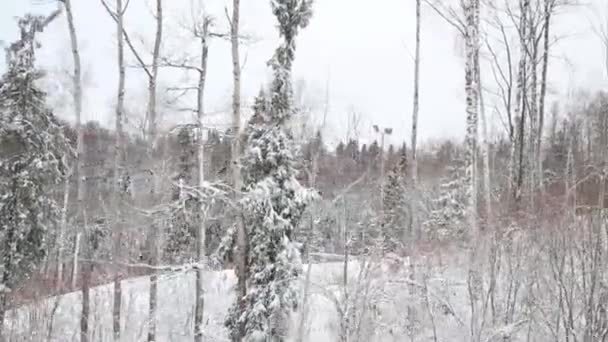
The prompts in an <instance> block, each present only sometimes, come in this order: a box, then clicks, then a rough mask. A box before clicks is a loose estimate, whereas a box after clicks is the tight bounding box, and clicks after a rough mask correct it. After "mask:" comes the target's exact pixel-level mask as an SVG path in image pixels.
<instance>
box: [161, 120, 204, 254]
mask: <svg viewBox="0 0 608 342" xmlns="http://www.w3.org/2000/svg"><path fill="white" fill-rule="evenodd" d="M195 133H196V132H195V131H194V130H193V129H192V128H191V127H189V126H185V127H182V128H181V129H180V131H179V133H178V135H177V143H178V145H179V147H180V154H179V156H178V158H177V159H178V171H177V174H176V175H175V176H174V177H173V182H174V184H175V185H174V186H173V194H172V199H173V205H172V210H171V222H170V223H171V224H170V225H169V227H168V231H167V243H166V245H165V253H166V254H167V255H166V256H167V258H168V259H169V260H172V261H173V262H176V263H177V262H184V261H186V260H188V256H190V255H192V250H193V247H194V242H195V235H196V232H195V231H196V224H197V223H198V222H199V221H200V218H199V217H198V216H199V215H200V213H199V212H198V211H199V210H198V208H200V202H199V200H198V198H196V197H195V196H193V195H192V194H190V193H189V192H187V191H185V189H184V186H188V185H191V184H193V183H194V180H193V178H194V177H193V174H194V172H195V168H196V165H195V162H196V145H197V143H198V142H197V141H196V138H195Z"/></svg>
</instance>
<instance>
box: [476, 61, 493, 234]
mask: <svg viewBox="0 0 608 342" xmlns="http://www.w3.org/2000/svg"><path fill="white" fill-rule="evenodd" d="M476 77H477V89H478V90H477V92H478V94H479V109H480V111H479V113H480V114H481V140H482V152H481V153H482V158H483V195H484V202H485V203H484V204H485V209H486V224H487V225H490V222H491V219H492V196H491V191H492V187H491V184H490V142H489V141H488V120H487V117H486V108H485V104H484V102H483V87H482V83H481V65H479V60H478V61H477V75H476Z"/></svg>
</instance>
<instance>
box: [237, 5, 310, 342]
mask: <svg viewBox="0 0 608 342" xmlns="http://www.w3.org/2000/svg"><path fill="white" fill-rule="evenodd" d="M271 6H272V11H273V14H274V15H275V16H276V18H277V20H278V28H279V34H280V36H281V38H282V42H281V44H280V46H279V47H278V48H277V49H276V51H275V54H274V56H273V58H272V59H271V60H270V62H269V65H270V67H271V68H272V70H273V75H274V77H273V81H272V84H271V88H270V91H271V94H270V96H269V98H267V97H266V96H265V95H264V93H263V92H262V93H261V94H260V95H259V96H258V97H257V99H256V104H255V105H254V116H253V117H252V119H251V121H250V123H249V125H248V127H247V132H246V133H247V149H246V150H245V152H244V154H243V157H242V167H243V169H242V176H243V190H244V192H245V193H244V197H243V199H242V200H241V202H240V204H241V206H242V209H243V214H242V215H243V221H244V226H245V227H246V228H247V236H248V240H249V246H250V248H249V249H248V250H247V258H246V259H247V260H246V261H247V270H246V274H247V294H246V296H245V297H244V298H242V299H241V298H237V302H236V303H235V305H234V306H233V307H232V309H231V310H230V314H229V317H228V319H227V322H226V323H227V326H228V327H229V328H230V331H231V336H232V339H233V340H234V341H241V340H246V341H268V340H273V341H285V340H286V325H287V322H288V318H289V314H290V312H291V310H292V309H294V308H295V307H296V305H297V303H298V291H297V289H296V287H295V284H294V282H295V280H296V279H297V278H298V276H299V274H300V272H301V261H300V253H299V250H298V248H297V244H296V243H295V242H294V240H293V238H294V236H295V234H294V229H295V228H296V226H297V224H298V222H299V221H300V219H301V217H302V214H303V212H304V209H305V208H306V205H307V203H308V201H309V200H310V199H311V196H312V193H311V192H309V191H308V190H307V189H305V188H303V187H302V186H301V185H300V184H299V182H298V181H297V180H296V175H297V170H296V159H295V155H294V153H295V146H294V142H293V139H292V138H291V134H290V132H289V131H288V126H287V123H288V121H289V119H290V118H291V117H292V116H293V113H294V112H295V109H294V108H293V106H292V93H293V91H292V86H291V68H292V63H293V60H294V57H295V38H296V35H297V34H298V31H299V30H300V29H302V28H304V27H306V26H307V25H308V22H309V19H310V17H311V16H312V1H310V0H296V1H294V0H273V1H271ZM239 271H241V270H239ZM242 327H244V328H243V329H241V328H242ZM241 334H242V335H241Z"/></svg>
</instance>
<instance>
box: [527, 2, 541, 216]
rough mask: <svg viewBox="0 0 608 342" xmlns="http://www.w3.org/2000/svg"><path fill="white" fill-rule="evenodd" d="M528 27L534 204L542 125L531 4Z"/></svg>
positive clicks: (531, 177) (534, 25) (534, 23)
mask: <svg viewBox="0 0 608 342" xmlns="http://www.w3.org/2000/svg"><path fill="white" fill-rule="evenodd" d="M528 11H529V13H528V23H527V25H528V27H529V31H528V32H529V35H528V40H529V46H528V50H529V53H530V56H529V57H530V74H531V75H530V76H531V80H530V89H529V90H530V111H529V113H530V140H529V142H528V145H529V149H530V151H529V158H528V160H529V167H530V170H529V173H530V195H531V200H532V204H534V203H535V201H534V197H535V196H534V194H535V190H536V189H537V186H538V175H537V174H536V173H537V171H538V167H537V165H536V163H537V161H538V160H539V155H538V153H539V152H538V151H536V147H537V141H538V139H540V138H541V137H540V136H539V135H540V130H541V129H540V127H539V125H538V43H537V40H536V35H537V30H536V25H537V24H536V18H535V16H534V13H533V12H532V9H531V6H528Z"/></svg>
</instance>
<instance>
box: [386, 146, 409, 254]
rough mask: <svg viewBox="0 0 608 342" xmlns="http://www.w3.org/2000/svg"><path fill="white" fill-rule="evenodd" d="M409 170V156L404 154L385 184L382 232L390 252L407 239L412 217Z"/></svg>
mask: <svg viewBox="0 0 608 342" xmlns="http://www.w3.org/2000/svg"><path fill="white" fill-rule="evenodd" d="M407 168H408V164H407V156H406V155H405V153H402V154H401V155H400V156H399V162H398V163H397V165H395V166H394V167H393V168H392V169H391V171H390V172H389V173H388V175H387V177H386V181H385V183H384V184H383V186H384V198H383V201H384V203H383V204H384V205H383V209H384V213H383V219H382V221H383V222H382V227H383V228H382V230H383V235H384V243H385V248H386V249H388V250H394V249H395V248H396V247H397V246H398V245H399V243H400V242H403V240H404V238H405V229H406V227H407V225H408V219H409V216H410V214H409V203H408V199H407V184H406V179H407V171H408V169H407Z"/></svg>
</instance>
